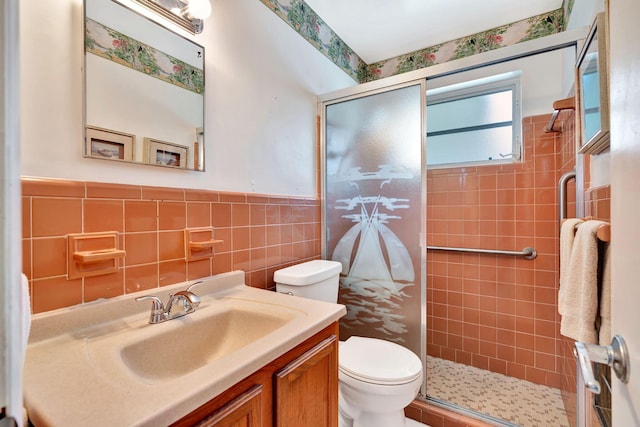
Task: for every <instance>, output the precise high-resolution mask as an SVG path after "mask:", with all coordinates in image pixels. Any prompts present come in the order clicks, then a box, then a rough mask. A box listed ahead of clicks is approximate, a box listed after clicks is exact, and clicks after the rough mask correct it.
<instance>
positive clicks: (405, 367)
mask: <svg viewBox="0 0 640 427" xmlns="http://www.w3.org/2000/svg"><path fill="white" fill-rule="evenodd" d="M338 358H339V366H340V370H341V371H342V373H344V374H346V375H348V376H350V377H352V378H355V379H357V380H361V381H365V382H370V383H376V384H388V385H394V384H406V383H408V382H411V381H413V380H414V379H416V378H418V377H419V376H420V375H421V374H422V364H421V363H420V358H419V357H418V356H416V355H415V354H414V353H413V352H412V351H411V350H408V349H406V348H404V347H402V346H401V345H398V344H395V343H392V342H388V341H384V340H380V339H376V338H364V337H351V338H349V339H348V340H346V341H345V342H343V343H341V345H340V351H339V353H338Z"/></svg>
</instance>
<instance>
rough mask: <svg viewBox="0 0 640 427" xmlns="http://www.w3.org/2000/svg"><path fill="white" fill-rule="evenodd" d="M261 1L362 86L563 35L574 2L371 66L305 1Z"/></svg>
mask: <svg viewBox="0 0 640 427" xmlns="http://www.w3.org/2000/svg"><path fill="white" fill-rule="evenodd" d="M260 1H261V2H262V3H264V4H265V5H266V6H267V7H269V9H271V10H272V11H273V12H275V13H276V15H278V16H279V17H280V18H281V19H282V20H284V21H285V22H286V23H287V24H289V26H291V27H292V28H293V29H294V30H296V31H297V32H298V33H299V34H300V35H301V36H302V37H304V38H305V39H306V40H307V41H308V42H309V43H311V44H312V45H313V46H314V47H315V48H316V49H318V50H319V51H320V52H322V53H323V54H324V55H325V56H326V57H327V58H329V59H330V60H331V61H333V62H334V63H335V64H336V65H337V66H338V67H340V68H341V69H342V70H344V71H345V72H346V73H347V74H349V75H350V76H351V77H352V78H353V79H354V80H356V81H357V82H358V83H365V82H368V81H373V80H378V79H381V78H384V77H389V76H393V75H396V74H401V73H405V72H407V71H413V70H417V69H419V68H424V67H429V66H431V65H435V64H442V63H444V62H448V61H452V60H454V59H460V58H465V57H467V56H471V55H475V54H477V53H482V52H487V51H490V50H493V49H498V48H501V47H505V46H511V45H514V44H517V43H521V42H524V41H527V40H532V39H535V38H538V37H544V36H548V35H550V34H554V33H558V32H561V31H564V29H565V19H564V17H565V16H566V17H568V14H570V13H571V9H572V6H573V3H574V1H575V0H564V1H563V5H562V7H560V8H559V9H556V10H553V11H550V12H547V13H543V14H541V15H537V16H534V17H531V18H528V19H523V20H521V21H517V22H514V23H511V24H507V25H503V26H501V27H497V28H493V29H490V30H487V31H483V32H481V33H477V34H472V35H470V36H466V37H462V38H459V39H457V40H451V41H448V42H445V43H442V44H439V45H436V46H430V47H426V48H424V49H420V50H417V51H415V52H409V53H406V54H404V55H400V56H397V57H395V58H390V59H386V60H384V61H380V62H376V63H373V64H366V63H365V62H364V61H363V60H362V59H361V58H360V57H359V56H358V55H357V54H356V53H355V52H354V51H353V50H352V49H351V48H350V47H349V46H347V44H346V43H345V42H344V41H343V40H342V39H340V37H338V35H337V34H336V33H335V32H334V31H333V30H332V29H331V28H330V27H329V26H328V25H327V24H326V23H325V22H324V21H323V20H322V18H320V16H318V14H317V13H316V12H314V11H313V9H311V8H310V7H309V5H307V4H306V3H305V2H304V0H260ZM567 20H568V19H567Z"/></svg>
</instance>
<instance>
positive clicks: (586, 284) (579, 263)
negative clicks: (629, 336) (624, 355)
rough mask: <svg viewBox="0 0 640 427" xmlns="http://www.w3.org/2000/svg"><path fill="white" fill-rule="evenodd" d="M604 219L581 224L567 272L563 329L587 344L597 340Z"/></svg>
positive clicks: (568, 334)
mask: <svg viewBox="0 0 640 427" xmlns="http://www.w3.org/2000/svg"><path fill="white" fill-rule="evenodd" d="M604 224H606V223H605V222H602V221H586V222H584V223H582V224H580V225H579V227H578V231H577V232H576V236H575V240H574V242H573V249H572V250H571V258H570V260H569V268H568V269H567V272H566V279H567V280H566V282H565V283H563V285H565V289H564V291H563V293H564V313H562V319H561V321H560V333H561V334H562V335H564V336H566V337H569V338H573V339H574V340H576V341H581V342H584V343H588V344H597V343H598V334H597V332H596V326H595V321H596V316H597V314H598V237H597V235H596V234H597V232H598V228H599V227H600V226H601V225H604Z"/></svg>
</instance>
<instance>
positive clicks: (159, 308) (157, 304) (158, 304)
mask: <svg viewBox="0 0 640 427" xmlns="http://www.w3.org/2000/svg"><path fill="white" fill-rule="evenodd" d="M147 300H150V301H151V314H150V316H149V323H160V322H162V321H163V320H164V315H165V312H164V304H163V303H162V300H161V299H160V298H158V297H157V296H155V295H144V296H141V297H138V298H136V301H147Z"/></svg>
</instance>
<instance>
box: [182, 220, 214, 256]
mask: <svg viewBox="0 0 640 427" xmlns="http://www.w3.org/2000/svg"><path fill="white" fill-rule="evenodd" d="M223 243H224V240H215V239H214V238H213V228H211V227H205V228H193V229H186V230H185V231H184V251H185V258H186V259H187V261H194V260H198V259H203V258H211V257H213V254H214V247H215V246H217V245H221V244H223Z"/></svg>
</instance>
